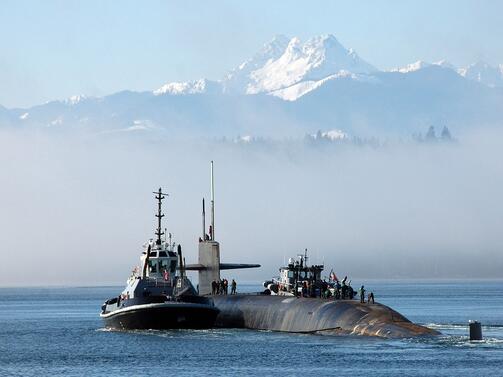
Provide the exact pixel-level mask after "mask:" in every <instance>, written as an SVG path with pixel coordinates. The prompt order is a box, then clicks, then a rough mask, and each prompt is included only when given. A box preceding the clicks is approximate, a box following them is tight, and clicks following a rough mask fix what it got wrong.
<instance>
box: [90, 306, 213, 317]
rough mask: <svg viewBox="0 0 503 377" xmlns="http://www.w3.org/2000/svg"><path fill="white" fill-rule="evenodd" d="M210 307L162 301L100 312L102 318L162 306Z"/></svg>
mask: <svg viewBox="0 0 503 377" xmlns="http://www.w3.org/2000/svg"><path fill="white" fill-rule="evenodd" d="M182 307H183V308H208V307H210V306H209V305H204V304H195V303H188V302H161V303H155V304H141V305H132V306H127V307H125V308H122V309H118V310H114V311H113V312H110V313H106V314H103V313H100V317H101V318H108V317H111V316H113V315H115V314H120V313H126V312H130V311H134V310H146V309H161V308H182ZM211 308H215V307H214V306H211Z"/></svg>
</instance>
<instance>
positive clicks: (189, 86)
mask: <svg viewBox="0 0 503 377" xmlns="http://www.w3.org/2000/svg"><path fill="white" fill-rule="evenodd" d="M219 89H220V85H219V84H218V83H217V82H215V81H210V80H206V79H199V80H192V81H187V82H170V83H167V84H165V85H163V86H161V87H160V88H159V89H156V90H154V91H153V94H154V95H156V96H160V95H164V94H167V95H187V94H203V93H210V92H217V91H219Z"/></svg>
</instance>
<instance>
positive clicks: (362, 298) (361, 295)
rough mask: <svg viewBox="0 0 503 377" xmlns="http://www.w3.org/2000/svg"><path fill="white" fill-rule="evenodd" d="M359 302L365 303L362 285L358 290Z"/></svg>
mask: <svg viewBox="0 0 503 377" xmlns="http://www.w3.org/2000/svg"><path fill="white" fill-rule="evenodd" d="M360 302H361V303H362V304H363V303H365V287H364V286H363V285H362V287H361V288H360Z"/></svg>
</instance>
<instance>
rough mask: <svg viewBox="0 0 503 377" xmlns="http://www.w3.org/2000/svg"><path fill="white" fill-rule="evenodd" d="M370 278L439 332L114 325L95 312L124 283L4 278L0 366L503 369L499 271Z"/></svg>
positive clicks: (369, 371)
mask: <svg viewBox="0 0 503 377" xmlns="http://www.w3.org/2000/svg"><path fill="white" fill-rule="evenodd" d="M355 285H356V284H355ZM365 285H366V287H367V289H369V290H373V291H374V292H375V295H376V300H377V301H380V302H382V303H384V304H387V305H389V306H391V307H393V308H394V309H396V310H398V311H399V312H400V313H402V314H404V315H405V316H406V317H408V318H409V319H410V320H412V321H414V322H417V323H421V324H425V325H427V326H430V327H433V328H436V329H438V330H440V331H441V332H442V333H443V335H442V336H440V337H437V338H433V339H403V340H383V339H374V338H365V337H352V336H345V337H330V336H319V335H298V334H284V333H273V332H264V331H251V330H234V329H223V330H198V331H193V330H183V331H109V330H107V329H105V328H103V325H102V323H101V321H100V318H99V316H98V312H99V310H100V306H101V303H102V302H103V301H104V300H105V299H106V298H109V297H112V296H115V295H117V294H118V293H119V292H120V290H121V288H122V287H91V288H89V287H81V288H0V376H2V377H3V376H104V375H107V376H163V375H168V374H175V375H177V376H189V375H207V376H213V375H214V376H236V375H250V376H273V375H279V374H281V375H285V376H306V375H309V376H328V375H339V376H464V375H470V376H503V281H475V282H458V281H452V282H445V281H443V282H424V281H423V282H416V281H408V282H406V281H400V282H366V284H365ZM241 288H242V290H246V291H252V290H256V289H258V288H259V286H258V285H257V286H246V287H241ZM470 319H477V320H480V321H481V322H482V324H483V325H484V326H483V333H484V338H485V340H484V341H482V342H470V341H469V340H468V327H467V322H468V320H470Z"/></svg>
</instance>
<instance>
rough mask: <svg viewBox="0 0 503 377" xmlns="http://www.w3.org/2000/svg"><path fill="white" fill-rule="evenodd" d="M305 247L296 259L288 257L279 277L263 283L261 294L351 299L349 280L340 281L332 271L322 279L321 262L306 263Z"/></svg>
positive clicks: (354, 294) (280, 269)
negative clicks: (326, 277) (327, 276)
mask: <svg viewBox="0 0 503 377" xmlns="http://www.w3.org/2000/svg"><path fill="white" fill-rule="evenodd" d="M307 261H308V256H307V249H305V251H304V254H303V255H302V254H299V255H298V256H297V259H294V258H290V259H289V260H288V265H287V266H285V267H280V268H279V273H280V275H279V277H275V278H274V277H273V278H272V280H267V281H265V282H264V283H263V286H264V288H265V290H264V292H263V294H266V295H273V296H274V295H279V296H302V297H323V298H328V297H334V298H336V299H341V298H342V299H349V300H352V299H353V298H354V297H355V296H356V292H355V291H354V289H353V288H352V287H351V282H348V281H347V277H345V278H344V279H343V280H342V284H341V282H339V280H338V279H337V276H336V275H335V273H334V272H333V270H332V271H331V273H330V276H329V280H328V281H327V280H326V279H322V277H321V273H322V272H323V269H324V267H325V266H324V265H323V264H313V265H311V266H309V265H308V263H307Z"/></svg>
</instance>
